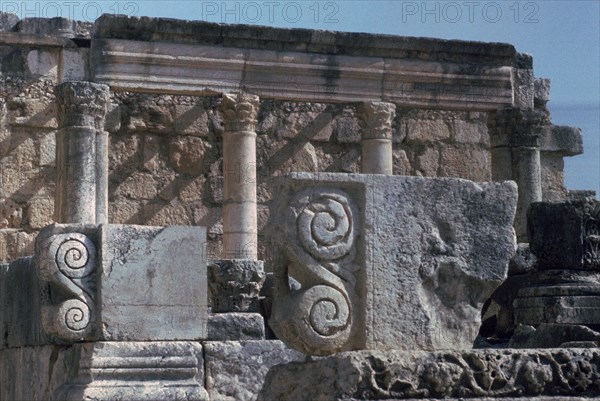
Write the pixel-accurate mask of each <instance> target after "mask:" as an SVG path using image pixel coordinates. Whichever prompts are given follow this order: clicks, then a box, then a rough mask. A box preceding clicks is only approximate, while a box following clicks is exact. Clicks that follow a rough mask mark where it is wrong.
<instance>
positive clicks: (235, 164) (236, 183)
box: [221, 95, 258, 260]
mask: <svg viewBox="0 0 600 401" xmlns="http://www.w3.org/2000/svg"><path fill="white" fill-rule="evenodd" d="M221 112H222V113H223V116H224V124H225V132H224V134H223V257H224V258H225V259H252V260H256V259H257V257H258V228H257V227H258V220H257V209H256V132H255V126H256V116H257V113H258V97H257V96H240V97H236V96H231V95H225V96H224V97H223V102H222V103H221Z"/></svg>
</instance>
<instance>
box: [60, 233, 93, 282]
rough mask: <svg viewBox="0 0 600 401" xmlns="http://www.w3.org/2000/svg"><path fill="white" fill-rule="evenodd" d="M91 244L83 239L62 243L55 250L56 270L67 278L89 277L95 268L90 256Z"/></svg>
mask: <svg viewBox="0 0 600 401" xmlns="http://www.w3.org/2000/svg"><path fill="white" fill-rule="evenodd" d="M93 246H94V245H93V243H92V242H91V241H90V240H89V239H88V238H87V237H86V238H85V239H83V240H82V239H80V238H72V239H69V240H67V241H65V242H62V243H61V244H60V246H59V247H58V249H57V250H56V265H57V266H58V269H59V270H60V271H61V272H62V273H63V274H64V275H65V276H67V277H69V278H83V277H87V276H89V275H90V274H91V273H92V271H93V270H94V268H95V263H90V262H92V260H91V259H93V258H94V256H90V248H91V247H93Z"/></svg>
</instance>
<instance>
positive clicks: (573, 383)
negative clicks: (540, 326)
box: [259, 349, 600, 401]
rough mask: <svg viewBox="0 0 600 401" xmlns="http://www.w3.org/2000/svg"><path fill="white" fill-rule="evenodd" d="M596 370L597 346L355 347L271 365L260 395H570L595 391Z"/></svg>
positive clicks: (293, 398) (320, 399)
mask: <svg viewBox="0 0 600 401" xmlns="http://www.w3.org/2000/svg"><path fill="white" fill-rule="evenodd" d="M599 375H600V352H599V351H598V349H561V350H556V349H554V350H514V349H505V350H491V349H488V350H473V351H465V352H452V351H447V352H442V351H440V352H431V353H429V352H418V351H416V352H409V351H407V352H403V351H397V350H394V351H387V352H383V351H357V352H344V353H340V354H338V355H334V356H329V357H327V358H322V359H319V360H315V361H311V362H305V363H288V364H285V365H280V366H276V367H275V368H272V369H271V370H270V371H269V374H268V375H267V377H266V381H265V385H264V386H263V391H262V392H261V395H260V397H259V400H260V401H334V400H335V401H341V400H344V401H346V400H353V401H359V400H392V399H393V400H399V399H434V398H435V399H438V398H443V399H460V400H464V399H477V400H488V399H496V398H502V399H510V400H512V399H516V398H525V399H531V400H533V399H535V400H539V399H552V400H567V399H569V400H571V399H572V398H570V396H577V397H585V396H588V397H590V396H597V391H598V377H599ZM488 397H489V398H488ZM545 397H548V398H545ZM554 397H556V398H554Z"/></svg>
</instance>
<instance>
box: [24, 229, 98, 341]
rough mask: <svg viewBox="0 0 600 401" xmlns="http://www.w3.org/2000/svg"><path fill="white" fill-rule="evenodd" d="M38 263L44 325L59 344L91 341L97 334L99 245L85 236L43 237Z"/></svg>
mask: <svg viewBox="0 0 600 401" xmlns="http://www.w3.org/2000/svg"><path fill="white" fill-rule="evenodd" d="M36 262H37V268H38V276H39V278H40V281H41V288H42V325H43V329H44V332H45V333H46V334H47V335H49V336H50V337H52V338H54V339H55V340H56V341H57V342H61V343H62V342H75V341H82V340H90V339H93V338H94V336H95V334H96V333H95V331H96V324H95V320H96V315H97V311H96V305H95V301H96V294H95V278H96V277H95V276H96V274H95V273H96V268H97V265H98V263H97V253H96V246H95V245H94V243H93V242H92V240H91V239H90V238H89V237H87V236H86V235H84V234H80V233H69V234H57V235H50V236H48V235H44V233H41V234H40V238H39V239H38V242H37V244H36Z"/></svg>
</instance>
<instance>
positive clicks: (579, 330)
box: [509, 323, 600, 348]
mask: <svg viewBox="0 0 600 401" xmlns="http://www.w3.org/2000/svg"><path fill="white" fill-rule="evenodd" d="M576 341H591V342H592V343H597V344H600V333H598V332H596V331H594V330H591V329H590V328H588V327H586V326H581V325H576V324H555V323H542V324H540V325H539V326H538V327H537V328H534V327H532V326H523V325H518V326H517V327H516V328H515V334H514V335H513V336H512V338H511V339H510V344H509V346H510V347H511V348H558V347H561V345H562V344H564V343H572V342H576Z"/></svg>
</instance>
